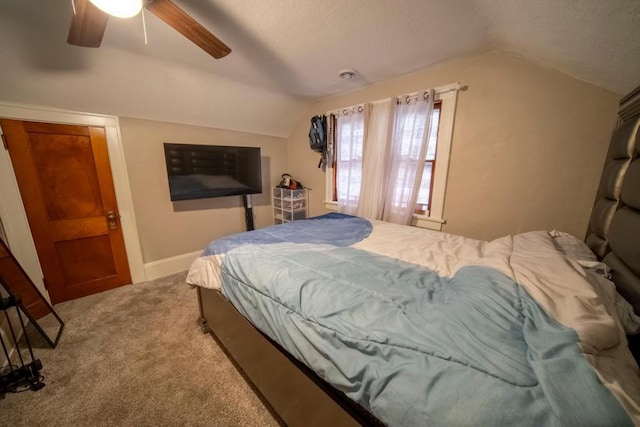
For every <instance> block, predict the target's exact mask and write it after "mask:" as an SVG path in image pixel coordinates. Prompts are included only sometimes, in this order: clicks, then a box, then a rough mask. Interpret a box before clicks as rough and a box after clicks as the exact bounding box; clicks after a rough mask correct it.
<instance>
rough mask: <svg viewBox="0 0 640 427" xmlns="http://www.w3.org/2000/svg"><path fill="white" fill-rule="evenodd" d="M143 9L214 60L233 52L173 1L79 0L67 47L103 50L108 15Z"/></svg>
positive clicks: (131, 14) (133, 13)
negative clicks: (119, 5)
mask: <svg viewBox="0 0 640 427" xmlns="http://www.w3.org/2000/svg"><path fill="white" fill-rule="evenodd" d="M118 3H119V4H122V5H126V6H127V7H128V9H127V8H125V9H124V10H122V11H119V10H112V9H110V7H112V6H113V5H114V4H118ZM143 5H144V7H145V8H146V9H147V10H148V11H149V12H151V13H153V14H154V15H156V16H157V17H158V18H160V19H161V20H163V21H164V22H165V23H167V24H169V26H170V27H173V28H174V29H175V30H177V31H178V32H180V33H181V34H182V35H183V36H185V37H186V38H188V39H189V40H191V41H192V42H193V43H195V44H196V45H197V46H199V47H200V48H201V49H203V50H204V51H205V52H207V53H208V54H209V55H211V56H213V57H214V58H216V59H219V58H222V57H224V56H227V55H228V54H229V53H230V52H231V49H230V48H229V47H228V46H227V45H226V44H224V43H223V42H222V41H220V39H218V38H217V37H216V36H214V35H213V34H211V33H210V32H209V31H208V30H207V29H206V28H204V27H203V26H202V25H200V24H199V23H198V22H197V21H196V20H195V19H193V18H192V17H191V16H189V15H188V14H187V13H186V12H185V11H183V10H182V9H180V8H179V7H178V6H176V5H175V4H174V3H173V2H171V1H170V0H133V1H122V0H120V1H115V2H114V1H113V0H77V2H76V3H75V15H74V16H73V19H72V20H71V28H69V36H68V37H67V43H69V44H72V45H76V46H83V47H100V43H102V36H103V35H104V32H105V29H106V28H107V21H108V20H109V15H113V16H118V17H125V18H126V17H132V16H135V15H137V14H138V12H140V10H141V8H142V7H143Z"/></svg>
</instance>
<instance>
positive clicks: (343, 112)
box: [342, 108, 349, 116]
mask: <svg viewBox="0 0 640 427" xmlns="http://www.w3.org/2000/svg"><path fill="white" fill-rule="evenodd" d="M342 115H343V116H348V115H349V110H347V109H346V108H345V109H344V110H342Z"/></svg>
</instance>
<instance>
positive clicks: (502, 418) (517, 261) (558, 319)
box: [187, 91, 640, 426]
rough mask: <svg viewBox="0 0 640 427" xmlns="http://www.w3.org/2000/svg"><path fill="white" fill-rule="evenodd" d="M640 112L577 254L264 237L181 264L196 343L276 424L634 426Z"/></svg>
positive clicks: (392, 235) (639, 306)
mask: <svg viewBox="0 0 640 427" xmlns="http://www.w3.org/2000/svg"><path fill="white" fill-rule="evenodd" d="M639 97H640V91H636V92H634V93H633V94H631V95H629V96H628V97H625V98H624V99H623V100H622V102H621V108H620V121H619V124H618V126H617V128H616V130H615V131H614V134H613V137H612V143H611V148H610V150H609V154H608V156H607V162H606V165H605V169H604V172H603V175H602V180H601V184H600V189H599V192H598V196H597V201H596V204H595V205H594V209H593V215H592V218H591V222H590V229H589V231H588V235H587V238H586V244H585V243H583V242H582V241H581V240H579V239H576V238H575V237H573V236H569V235H566V234H564V233H561V232H557V231H535V232H529V233H523V234H520V235H515V236H505V237H503V238H500V239H496V240H493V241H490V242H485V241H478V240H473V239H468V238H465V237H461V236H455V235H451V234H446V233H440V232H433V231H429V230H422V229H416V228H414V227H404V226H398V225H395V224H389V223H383V222H379V221H369V220H366V219H364V218H358V217H353V216H347V215H341V214H335V213H334V214H328V215H323V216H320V217H316V218H312V219H309V220H305V221H297V222H293V223H288V224H283V225H278V226H274V227H267V228H263V229H260V230H255V231H251V232H247V233H240V234H237V235H233V236H229V237H226V238H223V239H219V240H217V241H215V242H212V244H210V245H209V246H208V247H207V249H206V250H205V251H204V252H203V254H202V256H201V257H199V258H198V259H197V260H196V261H195V262H194V263H193V265H192V267H191V269H190V271H189V274H188V277H187V282H188V283H190V284H192V285H196V286H197V290H198V298H199V304H200V311H201V313H200V318H201V324H202V327H203V329H204V330H206V331H210V332H212V334H213V335H214V337H215V338H216V339H217V340H218V341H219V343H220V344H221V345H222V346H223V348H225V350H226V351H227V352H228V354H229V356H230V357H231V358H232V360H234V362H235V363H236V364H237V366H238V367H239V368H240V369H241V370H242V372H243V373H244V374H245V375H246V377H247V379H248V380H249V381H250V382H251V383H252V384H253V385H254V386H255V388H256V389H257V391H258V392H259V394H260V395H261V396H262V397H263V398H264V399H265V400H266V401H267V402H268V404H269V405H270V407H271V408H272V409H273V410H274V411H275V413H277V415H278V416H279V417H280V418H281V420H282V421H283V422H284V423H286V424H288V425H305V426H309V425H369V424H386V425H536V426H537V425H581V426H586V425H616V426H623V425H636V426H639V425H640V378H639V376H638V375H639V374H638V365H637V361H636V360H634V356H633V353H632V350H634V349H635V348H636V347H635V346H636V345H637V344H636V343H637V341H636V340H635V338H633V336H630V338H629V339H627V334H634V333H637V332H638V329H640V322H639V320H640V319H638V317H637V316H636V314H638V313H640V280H639V279H638V277H639V276H640V238H638V237H640V212H638V210H639V209H640V160H637V158H638V151H637V150H638V149H640V144H639V145H636V139H637V137H638V126H639V124H640V120H639V119H638V116H639V115H640V108H639V107H638V105H640V102H638V98H639ZM609 279H612V280H609Z"/></svg>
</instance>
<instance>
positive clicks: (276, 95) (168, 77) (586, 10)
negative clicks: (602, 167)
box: [0, 0, 640, 136]
mask: <svg viewBox="0 0 640 427" xmlns="http://www.w3.org/2000/svg"><path fill="white" fill-rule="evenodd" d="M173 1H174V3H176V4H177V5H179V6H180V7H181V8H183V9H184V10H185V11H186V12H188V13H189V14H190V15H192V16H193V17H194V18H196V19H197V20H198V21H199V22H200V23H201V24H203V25H204V26H205V27H207V28H208V29H209V30H210V31H212V32H213V33H214V34H216V35H217V36H218V37H219V38H220V39H222V40H223V41H224V42H225V43H226V44H227V45H229V46H230V47H231V48H232V50H233V51H232V52H231V54H230V55H229V56H227V57H225V58H223V59H219V60H215V59H213V58H211V57H210V56H209V55H207V54H206V53H205V52H204V51H202V50H200V49H199V48H198V47H196V46H195V45H193V44H191V43H190V42H189V41H188V40H187V39H185V38H184V37H182V36H181V35H180V34H179V33H177V32H176V31H174V30H173V29H171V28H170V27H168V26H167V25H166V24H164V23H163V22H161V21H160V20H158V19H157V18H156V17H155V16H153V15H151V14H146V15H145V18H146V24H147V34H148V39H149V41H148V44H146V45H145V43H144V35H143V30H142V19H141V17H140V16H138V17H135V18H132V19H129V20H122V19H117V18H110V20H109V23H108V26H107V31H106V34H105V37H104V40H103V42H102V46H101V47H100V48H99V49H92V48H80V47H76V46H70V45H68V44H67V43H66V36H67V32H68V29H69V23H70V19H71V14H72V13H73V12H72V5H71V0H46V1H45V0H19V1H17V0H0V55H1V58H2V65H1V66H0V101H10V102H19V103H28V104H37V105H45V106H51V107H57V108H64V109H71V110H75V111H85V112H92V113H100V114H112V115H118V116H130V117H140V118H148V119H155V120H162V121H173V122H180V123H187V124H198V125H205V126H212V127H219V128H226V129H235V130H243V131H248V132H256V133H264V134H269V135H278V136H288V135H289V133H290V131H291V129H292V127H293V126H294V125H295V123H296V122H297V120H298V119H299V118H300V117H301V115H302V114H303V113H304V111H305V109H306V108H307V106H308V105H309V103H310V102H312V100H313V99H314V98H318V97H323V96H327V95H331V94H335V93H340V92H344V91H349V90H353V89H355V88H358V87H361V86H364V85H368V84H371V83H374V82H377V81H381V80H386V79H389V78H393V77H396V76H399V75H402V74H406V73H409V72H412V71H416V70H419V69H422V68H425V67H428V66H430V65H433V64H436V63H438V62H442V61H446V60H449V59H452V58H456V57H459V56H461V55H468V54H473V53H479V52H483V51H487V50H491V49H507V50H510V51H513V52H515V53H518V54H521V55H523V56H525V57H527V58H529V59H531V60H534V61H536V62H539V63H541V64H543V65H545V66H548V67H552V68H555V69H557V70H559V71H562V72H564V73H567V74H569V75H571V76H573V77H575V78H578V79H581V80H585V81H588V82H591V83H593V84H596V85H598V86H601V87H604V88H606V89H609V90H611V91H613V92H617V93H619V94H624V93H626V92H628V91H630V90H631V89H632V88H633V87H635V86H636V85H637V84H638V83H640V82H639V81H638V77H640V1H638V0H606V1H603V0H562V1H558V0H535V1H531V0H401V1H399V0H349V1H345V0H324V1H321V2H318V1H309V0H272V1H258V0H173ZM343 68H353V69H356V70H357V71H358V73H359V78H358V79H356V80H352V81H345V80H341V79H339V78H338V76H337V75H338V71H339V70H340V69H343Z"/></svg>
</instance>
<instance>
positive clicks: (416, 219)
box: [411, 215, 445, 231]
mask: <svg viewBox="0 0 640 427" xmlns="http://www.w3.org/2000/svg"><path fill="white" fill-rule="evenodd" d="M444 223H445V220H444V219H442V218H435V217H428V216H425V215H414V216H413V221H411V225H413V226H416V227H420V228H428V229H429V230H436V231H442V224H444Z"/></svg>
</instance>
